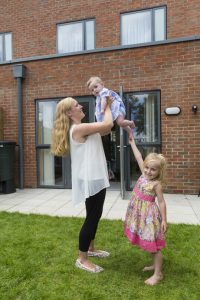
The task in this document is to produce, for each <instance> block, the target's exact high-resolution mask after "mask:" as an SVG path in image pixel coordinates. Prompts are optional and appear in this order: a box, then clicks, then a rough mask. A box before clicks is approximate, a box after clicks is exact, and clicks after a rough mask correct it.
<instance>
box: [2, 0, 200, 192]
mask: <svg viewBox="0 0 200 300" xmlns="http://www.w3.org/2000/svg"><path fill="white" fill-rule="evenodd" d="M31 2H32V4H31ZM177 2H178V4H177ZM179 2H180V3H181V4H180V3H179ZM12 3H13V2H12ZM67 3H68V4H67ZM165 4H167V32H168V34H167V36H168V39H169V38H179V37H185V36H189V35H197V34H199V32H200V30H199V29H200V28H199V27H200V25H199V11H200V2H199V1H197V0H195V1H192V3H191V2H190V1H172V0H171V1H97V7H96V6H95V1H75V0H74V1H68V2H66V1H58V2H57V1H42V0H41V1H17V2H16V3H15V4H12V5H11V4H9V2H7V3H6V4H4V5H2V4H0V11H1V12H2V17H1V19H0V28H1V32H3V31H12V32H13V39H14V43H13V48H14V58H24V57H31V56H36V55H48V54H55V52H56V23H57V22H61V21H69V20H75V19H77V20H78V19H83V18H89V17H96V30H97V37H96V39H97V47H99V48H102V47H111V46H114V45H115V46H116V45H119V43H120V41H119V39H120V33H119V30H120V17H119V13H120V12H125V11H130V10H135V9H142V8H146V7H147V8H149V7H154V6H158V5H165ZM58 5H59V7H58ZM28 6H29V10H28V11H27V9H28ZM77 6H78V8H77V9H75V8H76V7H77ZM30 8H31V9H30ZM8 14H9V15H10V17H9V18H6V15H8ZM104 14H105V16H104ZM27 24H28V25H27ZM199 61H200V41H199V40H196V41H190V42H189V41H188V42H181V43H174V44H166V45H157V46H148V47H142V48H135V49H127V50H113V51H106V52H97V53H91V54H83V55H74V56H68V57H62V58H54V59H48V60H38V61H32V62H24V63H23V64H24V65H25V66H26V68H27V75H26V79H25V80H24V81H23V114H24V155H25V186H26V187H36V186H37V180H36V179H37V178H36V175H37V174H36V152H35V99H38V98H39V99H42V98H46V99H48V98H53V97H66V96H68V95H72V96H80V95H88V91H87V89H86V87H85V83H86V81H87V79H88V78H89V77H90V76H91V75H99V76H100V77H102V79H103V80H104V81H105V83H106V86H108V87H110V88H112V89H114V90H118V89H119V85H120V84H123V87H124V91H125V92H128V91H132V92H138V91H151V90H160V91H161V131H162V152H163V154H164V155H166V157H167V159H168V177H167V187H166V192H170V193H174V192H175V193H189V194H196V193H197V192H198V191H199V189H200V172H199V170H200V162H199V161H200V160H199V156H200V117H199V116H200V87H199V82H200V65H199ZM16 96H17V88H16V80H15V79H13V77H12V64H7V65H0V106H1V107H3V110H4V138H5V139H8V140H14V141H17V135H18V133H17V98H16ZM193 104H196V105H198V107H199V110H198V112H197V113H196V114H194V113H193V112H192V110H191V108H192V105H193ZM168 106H180V107H181V114H180V115H178V116H173V117H170V116H166V115H165V114H164V108H165V107H168Z"/></svg>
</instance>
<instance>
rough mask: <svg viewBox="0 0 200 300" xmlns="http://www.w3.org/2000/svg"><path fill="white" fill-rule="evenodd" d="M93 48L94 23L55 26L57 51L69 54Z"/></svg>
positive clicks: (88, 21)
mask: <svg viewBox="0 0 200 300" xmlns="http://www.w3.org/2000/svg"><path fill="white" fill-rule="evenodd" d="M94 48H95V21H94V20H84V21H79V22H73V23H67V24H59V25H58V26H57V51H58V53H69V52H77V51H84V50H92V49H94Z"/></svg>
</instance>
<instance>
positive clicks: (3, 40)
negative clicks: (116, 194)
mask: <svg viewBox="0 0 200 300" xmlns="http://www.w3.org/2000/svg"><path fill="white" fill-rule="evenodd" d="M11 59H12V34H11V33H0V62H2V61H8V60H11Z"/></svg>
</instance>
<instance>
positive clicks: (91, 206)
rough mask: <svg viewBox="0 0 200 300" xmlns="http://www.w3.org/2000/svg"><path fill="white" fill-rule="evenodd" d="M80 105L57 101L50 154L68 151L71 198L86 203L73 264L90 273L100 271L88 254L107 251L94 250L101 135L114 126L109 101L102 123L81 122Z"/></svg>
mask: <svg viewBox="0 0 200 300" xmlns="http://www.w3.org/2000/svg"><path fill="white" fill-rule="evenodd" d="M82 108H83V107H82V106H81V105H80V104H79V103H78V102H77V101H76V100H75V99H73V98H65V99H63V100H61V101H60V102H59V103H58V104H57V108H56V117H55V122H54V128H53V135H52V145H51V150H52V153H54V155H56V156H63V155H66V154H67V153H69V152H70V154H71V167H72V200H73V202H74V204H79V203H82V202H85V207H86V218H85V221H84V223H83V225H82V228H81V230H80V233H79V255H78V258H77V260H76V263H75V265H76V267H78V268H80V269H83V270H85V271H88V272H92V273H99V272H101V271H103V268H101V267H100V266H98V265H95V264H94V263H92V262H91V261H90V260H89V259H88V257H89V256H93V257H99V258H103V257H107V256H109V253H108V252H106V251H103V250H96V249H95V247H94V239H95V234H96V231H97V227H98V223H99V220H100V218H101V215H102V211H103V204H104V200H105V195H106V188H107V187H108V186H109V181H108V171H107V164H106V159H105V154H104V150H103V145H102V140H101V135H105V134H108V133H110V131H111V128H112V126H113V121H112V115H111V111H110V104H109V105H107V107H106V110H105V118H104V121H103V122H94V123H81V121H82V119H83V118H84V116H85V114H84V112H83V109H82Z"/></svg>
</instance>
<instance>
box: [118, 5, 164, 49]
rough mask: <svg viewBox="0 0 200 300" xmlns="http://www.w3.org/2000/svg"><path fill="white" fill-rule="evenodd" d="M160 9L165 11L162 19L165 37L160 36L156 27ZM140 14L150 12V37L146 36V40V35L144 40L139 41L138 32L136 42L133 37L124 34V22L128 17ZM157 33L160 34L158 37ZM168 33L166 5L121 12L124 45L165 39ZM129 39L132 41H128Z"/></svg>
mask: <svg viewBox="0 0 200 300" xmlns="http://www.w3.org/2000/svg"><path fill="white" fill-rule="evenodd" d="M159 11H160V12H163V20H162V22H163V24H162V26H163V28H162V31H163V32H162V35H163V38H161V37H159V36H158V33H159V31H157V30H156V27H155V26H156V20H157V21H159V19H158V17H159V16H158V14H157V13H158V12H159ZM139 14H140V15H142V14H149V24H146V26H147V27H148V25H149V27H148V29H150V34H149V37H147V38H146V40H145V36H144V37H143V41H139V38H140V37H139V34H138V41H135V42H134V40H130V38H131V37H130V38H128V37H126V36H125V35H124V32H123V31H124V28H123V23H124V22H125V18H126V17H128V18H129V17H131V16H133V17H134V16H137V15H138V16H139ZM156 16H157V17H156ZM130 24H131V23H130ZM138 25H139V24H138ZM144 27H145V26H144ZM147 27H146V28H147ZM140 30H141V29H140ZM156 35H157V36H158V38H156ZM166 35H167V34H166V6H160V7H154V8H150V9H145V10H138V11H134V12H128V13H123V14H121V45H122V46H126V45H136V44H145V43H152V42H157V41H163V40H166ZM128 39H129V40H130V41H127V40H128Z"/></svg>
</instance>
